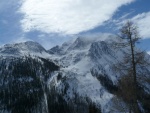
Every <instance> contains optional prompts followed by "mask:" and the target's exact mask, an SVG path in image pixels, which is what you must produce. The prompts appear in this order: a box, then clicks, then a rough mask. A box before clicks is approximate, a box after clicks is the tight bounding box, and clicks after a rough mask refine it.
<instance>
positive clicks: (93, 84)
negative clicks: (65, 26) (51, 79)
mask: <svg viewBox="0 0 150 113" xmlns="http://www.w3.org/2000/svg"><path fill="white" fill-rule="evenodd" d="M118 41H119V42H121V41H122V40H120V39H118V38H116V37H115V36H113V35H109V34H105V35H102V36H100V37H94V38H87V37H78V38H77V39H76V40H75V41H74V42H72V43H70V44H68V43H65V44H63V45H62V46H56V47H54V48H52V49H50V50H49V51H51V52H53V56H52V57H51V58H53V60H55V61H57V62H58V63H59V65H61V66H62V68H61V71H62V76H63V78H65V82H64V81H62V82H59V84H60V85H58V87H59V88H60V89H63V88H64V89H65V88H66V84H67V86H68V87H67V89H68V90H67V92H66V94H67V96H68V97H67V98H74V92H77V93H78V94H79V95H80V96H83V97H89V98H90V99H92V101H93V102H95V103H97V105H99V106H101V109H102V111H103V112H104V113H105V112H109V107H111V105H110V103H111V102H110V101H111V99H113V95H112V94H111V93H110V92H109V91H108V90H107V89H106V88H105V87H104V86H103V85H102V84H103V83H102V81H100V80H99V78H102V77H103V78H107V79H108V80H109V82H110V85H112V86H114V88H115V85H116V84H117V81H118V79H119V77H120V75H119V74H118V73H116V72H115V71H114V69H113V65H114V64H116V63H117V62H118V61H120V60H122V58H123V56H124V53H125V51H127V48H124V49H119V48H116V47H115V45H114V44H115V42H118ZM147 57H149V56H147ZM147 68H148V69H149V72H148V73H150V67H147ZM148 87H149V86H148ZM106 108H107V109H106Z"/></svg>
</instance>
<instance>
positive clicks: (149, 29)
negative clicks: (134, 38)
mask: <svg viewBox="0 0 150 113" xmlns="http://www.w3.org/2000/svg"><path fill="white" fill-rule="evenodd" d="M128 14H130V13H127V14H126V15H127V16H126V15H124V16H122V17H123V18H122V17H121V18H119V19H116V20H112V21H111V22H112V23H115V25H117V27H116V28H117V29H119V28H121V27H122V25H123V24H125V23H126V22H127V21H128V20H130V21H132V22H134V23H135V24H136V25H137V27H138V31H139V34H140V36H141V37H142V38H150V22H149V20H150V12H144V13H141V14H138V15H135V16H133V17H131V18H129V17H128Z"/></svg>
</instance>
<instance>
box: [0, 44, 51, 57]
mask: <svg viewBox="0 0 150 113" xmlns="http://www.w3.org/2000/svg"><path fill="white" fill-rule="evenodd" d="M29 54H30V55H35V56H43V55H49V54H47V51H46V50H45V49H44V48H43V47H42V46H41V45H40V44H39V43H37V42H33V41H27V42H22V43H16V44H6V45H4V46H2V47H1V48H0V55H2V56H24V55H29Z"/></svg>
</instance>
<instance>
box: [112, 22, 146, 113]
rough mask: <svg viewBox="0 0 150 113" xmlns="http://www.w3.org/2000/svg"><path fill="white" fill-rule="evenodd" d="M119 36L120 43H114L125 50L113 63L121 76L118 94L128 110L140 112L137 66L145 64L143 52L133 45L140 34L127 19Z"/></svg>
mask: <svg viewBox="0 0 150 113" xmlns="http://www.w3.org/2000/svg"><path fill="white" fill-rule="evenodd" d="M118 37H119V38H121V40H123V41H122V43H121V42H119V43H116V44H115V45H116V47H119V48H126V49H127V51H126V52H125V54H124V58H123V60H122V61H119V63H118V64H115V66H114V67H115V69H116V70H117V71H119V72H120V74H121V75H123V76H124V77H122V78H121V79H120V81H119V82H118V84H119V86H120V90H119V91H120V94H119V96H121V97H122V98H123V99H124V100H125V101H126V102H127V103H128V104H129V108H130V112H131V111H133V112H134V113H141V111H140V107H139V105H138V80H139V79H137V77H139V76H138V75H139V74H141V73H139V72H138V68H139V66H146V65H148V63H147V62H146V57H145V52H143V51H142V52H141V51H139V50H137V49H136V47H135V45H136V43H137V42H138V41H139V39H140V36H139V34H138V29H137V26H136V25H135V24H133V23H132V22H131V21H128V22H127V23H126V24H125V25H124V26H123V27H122V28H121V29H120V34H119V35H118Z"/></svg>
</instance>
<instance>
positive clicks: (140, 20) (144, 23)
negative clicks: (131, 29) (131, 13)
mask: <svg viewBox="0 0 150 113" xmlns="http://www.w3.org/2000/svg"><path fill="white" fill-rule="evenodd" d="M131 20H132V21H133V22H135V23H137V25H138V27H139V31H140V35H141V36H142V37H144V38H150V12H147V13H142V14H138V15H137V16H135V17H133V18H132V19H131Z"/></svg>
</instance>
